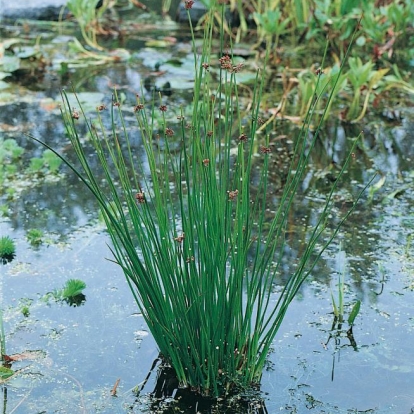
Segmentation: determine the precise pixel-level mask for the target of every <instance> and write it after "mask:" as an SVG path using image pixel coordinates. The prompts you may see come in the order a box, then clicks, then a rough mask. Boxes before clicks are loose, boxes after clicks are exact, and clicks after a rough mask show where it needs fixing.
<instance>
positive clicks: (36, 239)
mask: <svg viewBox="0 0 414 414" xmlns="http://www.w3.org/2000/svg"><path fill="white" fill-rule="evenodd" d="M26 239H27V241H28V242H29V243H30V244H31V245H32V246H34V247H38V246H40V245H41V244H42V243H43V231H42V230H39V229H29V230H27V233H26Z"/></svg>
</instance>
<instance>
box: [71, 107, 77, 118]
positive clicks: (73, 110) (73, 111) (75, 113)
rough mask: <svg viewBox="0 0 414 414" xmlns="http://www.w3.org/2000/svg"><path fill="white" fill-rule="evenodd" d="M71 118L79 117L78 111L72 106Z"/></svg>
mask: <svg viewBox="0 0 414 414" xmlns="http://www.w3.org/2000/svg"><path fill="white" fill-rule="evenodd" d="M72 118H73V119H79V112H78V111H77V110H76V109H75V108H72Z"/></svg>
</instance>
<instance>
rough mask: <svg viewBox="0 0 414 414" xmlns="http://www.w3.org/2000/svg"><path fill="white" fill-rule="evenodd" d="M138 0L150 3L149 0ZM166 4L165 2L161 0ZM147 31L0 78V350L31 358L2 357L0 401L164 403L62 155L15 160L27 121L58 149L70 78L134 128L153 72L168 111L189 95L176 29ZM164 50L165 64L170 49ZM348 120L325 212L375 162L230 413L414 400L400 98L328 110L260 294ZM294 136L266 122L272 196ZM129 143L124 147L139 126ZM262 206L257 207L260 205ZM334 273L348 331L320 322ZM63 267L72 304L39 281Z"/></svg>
mask: <svg viewBox="0 0 414 414" xmlns="http://www.w3.org/2000/svg"><path fill="white" fill-rule="evenodd" d="M149 3H151V4H149ZM146 4H147V5H148V6H149V7H153V5H154V4H157V5H158V7H160V4H161V3H160V2H146ZM175 7H176V3H173V5H172V6H171V9H172V10H173V9H174V8H175ZM182 31H183V28H182V27H177V32H176V33H175V32H174V31H171V33H168V35H171V34H172V35H174V34H177V38H180V36H182V35H181V34H180V33H182ZM155 33H156V34H151V36H152V37H154V38H156V39H157V40H160V39H161V38H163V37H165V35H166V33H165V31H162V30H161V31H160V32H158V31H157V32H155ZM151 36H150V35H148V34H147V33H145V34H141V33H140V34H139V35H137V36H136V37H135V38H134V36H130V37H129V38H128V39H126V40H122V41H121V40H120V41H119V43H118V44H117V47H122V48H126V49H127V50H128V51H129V53H130V55H131V59H128V60H127V61H125V62H118V63H112V64H109V65H90V66H87V67H73V68H70V70H69V71H68V72H67V73H64V74H62V73H59V72H58V71H57V70H55V69H54V65H53V64H51V65H50V67H49V68H48V70H47V71H46V72H42V74H41V75H39V76H38V77H37V78H36V76H35V77H34V78H31V77H30V76H28V75H27V74H26V75H24V76H17V78H15V79H13V82H11V83H10V85H11V87H10V88H5V89H4V90H3V89H2V90H1V91H0V92H1V93H0V139H2V140H7V139H12V140H15V141H16V142H17V143H18V144H19V145H20V146H21V147H22V148H23V149H24V153H23V155H22V157H21V159H19V160H18V161H16V163H17V166H18V169H19V174H17V175H16V179H15V180H8V181H7V182H6V184H5V185H4V186H3V187H2V188H1V190H0V204H1V213H0V214H1V216H0V236H3V235H9V236H10V237H11V238H12V239H13V240H14V241H15V243H16V249H17V250H16V258H15V260H13V261H12V262H10V263H9V264H7V265H3V266H1V267H0V299H1V305H0V306H1V308H2V310H3V322H4V330H5V334H6V350H7V353H8V354H17V353H24V352H26V351H29V350H30V351H33V350H41V351H42V356H41V357H36V358H28V359H23V360H21V361H18V362H15V363H13V370H15V371H17V370H19V369H21V372H20V373H19V375H16V376H15V377H14V378H12V379H10V380H8V381H7V382H3V383H1V382H0V385H1V387H0V391H1V393H2V396H3V398H1V403H0V409H2V411H1V412H4V413H11V412H15V413H21V414H25V413H28V414H29V413H43V412H44V413H52V412H61V413H88V414H89V413H104V414H106V413H107V414H109V413H111V414H112V413H145V412H173V411H174V409H173V408H172V409H171V410H170V411H167V409H165V408H161V407H160V406H158V408H157V409H158V411H156V410H155V409H154V408H148V407H149V406H148V405H149V404H150V403H151V402H150V401H149V399H148V395H147V394H146V393H148V392H151V391H153V390H154V388H156V386H157V381H156V372H155V371H153V372H151V375H150V377H149V380H148V382H146V383H145V382H144V380H145V378H146V377H147V375H148V373H149V372H150V370H151V367H152V365H153V362H154V361H155V360H156V358H157V356H158V352H157V348H156V344H155V342H154V340H153V338H152V336H151V334H150V333H149V331H148V328H147V326H146V324H145V322H144V320H143V318H142V316H141V315H140V314H139V312H138V308H137V306H136V304H135V303H134V301H133V298H132V295H131V293H130V291H129V287H128V285H127V283H126V281H125V279H124V276H123V274H122V272H121V270H120V269H119V267H117V266H116V265H114V264H113V263H112V262H110V261H108V260H105V258H110V257H111V256H110V251H109V249H108V244H109V245H110V241H109V237H108V235H107V233H106V232H105V230H104V227H103V224H102V223H101V222H100V221H99V214H98V211H97V205H96V202H95V201H94V199H93V197H92V196H91V194H90V193H88V192H87V191H86V190H85V189H84V187H83V186H82V184H81V183H80V182H79V180H78V179H77V178H76V177H74V175H73V174H71V172H70V170H69V169H68V168H65V167H61V168H60V170H59V174H58V175H53V174H44V175H42V174H29V173H26V168H27V165H28V163H29V162H30V159H31V158H32V157H41V156H42V153H43V149H42V148H41V147H40V146H39V145H38V144H36V143H35V142H34V141H33V140H32V139H30V138H29V137H28V136H27V135H26V134H33V135H34V136H36V137H38V138H41V139H43V140H45V141H46V142H47V143H49V144H51V145H52V146H53V147H54V148H57V149H58V150H59V152H62V153H63V154H65V156H67V157H68V158H70V159H73V153H72V150H71V148H70V147H69V145H68V141H67V138H66V137H65V131H64V127H63V123H62V121H61V116H60V109H59V102H60V92H59V88H60V87H65V88H66V90H68V91H69V92H70V90H71V89H70V88H71V85H73V86H74V88H75V90H76V92H77V93H78V94H79V98H80V100H81V101H82V102H83V105H84V106H85V108H86V110H87V111H88V114H91V115H90V116H91V117H92V116H93V115H92V112H93V111H94V109H95V108H96V106H98V105H100V104H102V103H104V104H105V105H107V106H108V107H110V106H111V102H112V96H113V88H114V86H116V89H117V90H118V93H119V94H120V95H122V99H124V101H125V104H124V105H123V111H124V116H125V119H126V121H127V123H128V125H129V128H130V130H131V131H133V132H134V131H135V129H134V128H136V127H135V124H134V116H133V111H132V107H133V105H134V102H135V94H136V93H140V94H142V93H143V94H144V96H147V97H148V96H151V88H157V89H158V90H160V91H161V92H162V91H163V88H164V86H165V84H166V83H167V82H168V83H170V86H171V90H172V94H170V95H169V94H164V95H163V99H164V100H165V102H166V103H167V104H168V106H169V107H170V108H171V111H172V112H173V113H174V115H175V111H177V112H178V111H179V108H180V105H182V104H183V103H184V104H185V103H186V102H188V99H189V97H190V96H191V87H192V83H191V80H192V70H193V68H192V66H191V59H190V56H189V45H188V43H186V42H185V41H184V40H182V41H181V40H180V41H178V42H177V43H175V44H174V45H171V46H169V47H163V48H159V49H154V48H151V47H149V46H146V40H145V39H144V38H143V37H151ZM62 40H63V38H61V40H60V41H62ZM54 53H55V52H54ZM50 56H52V53H51V55H50ZM177 57H178V58H179V59H180V61H181V65H179V66H177V65H176V63H175V60H174V59H176V58H177ZM52 61H53V59H52ZM56 67H60V65H57V66H56ZM159 72H161V73H159ZM34 79H35V80H36V82H35V81H34ZM146 80H147V81H146ZM145 81H146V84H147V85H151V88H150V90H149V91H147V90H145V87H143V88H142V87H141V85H144V84H145ZM74 105H76V104H74ZM88 116H89V115H88ZM361 131H362V132H363V135H362V137H361V138H360V141H359V143H358V145H357V147H356V149H355V150H354V154H353V156H352V159H351V163H350V166H349V168H348V170H349V171H348V175H347V177H346V179H345V180H344V182H343V184H342V185H340V186H339V187H338V191H337V192H336V193H335V197H334V208H333V212H332V220H333V223H335V221H336V220H337V217H339V216H340V213H342V212H343V211H345V210H346V209H347V208H349V207H350V205H351V203H352V200H353V199H354V197H355V195H356V194H357V193H358V192H359V191H360V190H361V189H362V187H363V186H364V185H365V184H366V183H368V182H369V180H370V179H371V178H372V177H373V176H374V175H375V174H377V177H376V178H375V180H374V186H371V187H370V188H368V189H367V191H366V192H365V194H364V195H363V197H362V198H361V200H360V202H359V205H358V207H357V208H356V210H355V212H354V213H353V215H352V216H351V218H350V219H349V220H348V221H347V222H346V223H345V224H344V225H343V227H342V229H341V231H340V232H339V234H338V237H337V238H336V239H335V241H334V242H333V243H332V244H331V246H330V247H329V248H328V249H327V250H326V251H325V253H324V254H323V256H322V257H321V260H320V261H319V262H318V265H317V266H316V267H315V268H314V269H313V271H312V274H311V276H310V278H309V280H308V281H307V283H305V284H304V285H303V286H302V288H301V290H300V291H299V292H298V295H297V297H296V299H295V300H294V301H293V302H292V304H291V306H290V307H289V311H288V314H287V316H286V318H285V320H284V323H283V324H282V326H281V328H280V331H279V333H278V335H277V336H276V338H275V341H274V345H273V349H272V352H271V353H270V354H269V359H268V365H267V367H266V369H265V371H264V373H263V377H262V384H261V391H262V397H263V401H261V402H260V403H258V402H257V401H255V400H252V401H251V404H250V405H248V406H247V407H244V408H243V409H241V408H240V409H239V411H238V412H240V413H241V412H245V413H259V412H266V411H265V410H267V412H269V413H276V412H282V413H292V414H293V413H304V412H314V413H318V414H319V413H362V412H364V413H384V414H386V413H394V414H408V413H410V412H413V411H414V387H413V384H414V354H413V352H412V344H413V342H414V315H413V311H412V303H413V295H414V260H413V253H414V247H413V233H414V215H413V206H414V185H413V181H414V169H413V160H414V146H413V145H412V143H413V139H414V136H413V135H414V132H413V131H414V112H413V111H412V109H411V108H408V107H407V108H402V110H401V111H400V113H399V114H398V116H397V117H396V118H393V119H391V118H390V117H389V116H386V114H377V116H374V115H371V114H370V115H369V116H368V117H366V119H365V120H364V121H363V123H358V124H351V123H345V122H341V121H339V120H336V119H335V118H334V117H332V119H331V120H329V122H327V124H326V126H325V127H324V129H323V130H322V131H321V133H320V136H319V138H318V140H317V143H316V147H315V149H314V152H313V155H312V158H311V163H310V168H309V169H308V170H307V172H306V174H305V176H304V180H303V184H302V187H301V189H300V191H299V196H298V197H297V199H296V201H295V203H294V206H293V209H292V212H291V216H290V217H289V223H288V236H287V248H286V257H285V261H284V267H283V271H282V274H281V275H280V280H279V284H276V285H275V286H274V292H275V293H274V301H276V300H277V297H278V292H279V289H280V285H281V284H282V282H283V281H284V280H286V278H288V277H289V275H290V274H291V271H292V266H294V262H295V260H296V259H297V257H298V256H299V255H300V253H301V249H303V243H302V242H303V240H305V239H306V237H307V235H308V234H309V231H311V229H312V227H313V226H314V225H315V223H316V220H317V213H318V212H319V211H320V209H321V208H322V207H323V203H324V199H325V196H326V193H327V191H329V188H330V186H331V185H332V182H333V180H334V179H335V176H336V174H337V168H336V165H341V164H342V163H343V162H344V160H345V158H346V156H347V154H348V153H349V150H350V148H351V144H352V141H351V139H353V138H355V137H357V136H358V135H359V133H360V132H361ZM134 133H135V132H134ZM295 134H297V127H295V126H293V125H292V124H290V123H286V122H284V121H283V122H282V121H280V122H279V121H277V122H276V123H275V131H274V140H273V142H272V145H273V148H272V149H273V150H274V151H273V153H272V180H273V183H274V185H275V188H276V190H275V195H274V197H275V202H276V201H277V196H278V191H277V190H280V187H281V186H282V185H283V182H284V179H285V174H286V170H285V169H286V157H287V158H288V154H289V152H290V151H291V149H292V145H293V140H294V136H295ZM280 136H287V138H284V139H280ZM135 145H136V148H137V151H138V152H139V148H140V137H139V135H137V136H136V142H135ZM142 152H143V151H141V152H139V154H141V155H140V156H143V154H142ZM98 174H99V173H98ZM11 189H12V190H13V191H10V190H11ZM268 214H269V217H270V216H271V211H269V212H268ZM33 228H38V229H41V230H42V231H43V232H44V239H45V240H44V242H43V243H42V244H41V245H40V246H39V247H33V246H31V245H30V243H29V242H28V240H27V232H28V230H30V229H33ZM343 272H344V273H345V291H344V298H345V299H344V302H345V315H346V317H347V315H348V314H349V312H350V310H351V308H352V305H353V304H354V303H355V301H356V300H360V301H361V310H360V313H359V315H358V316H357V318H356V320H355V324H354V326H353V329H352V336H350V335H349V332H348V327H347V326H346V324H344V327H343V328H339V327H338V326H334V325H333V321H334V315H333V311H332V300H331V294H332V295H334V296H335V297H337V294H338V287H337V284H338V278H339V275H340V274H341V273H343ZM68 279H81V280H83V281H85V283H86V286H87V288H86V289H85V291H84V293H85V295H86V300H85V301H84V303H83V304H82V305H80V306H78V307H70V306H68V304H66V303H62V302H55V301H53V300H45V295H46V294H47V293H48V292H51V291H53V290H54V289H58V288H60V287H62V286H63V285H64V283H65V281H67V280H68ZM23 306H28V308H29V314H28V315H27V316H24V315H23V313H22V308H23ZM117 379H120V382H119V386H118V389H117V397H114V396H112V395H111V390H112V389H113V387H114V384H115V383H116V381H117ZM141 388H143V389H142V391H141V393H140V394H139V396H137V390H140V389H141ZM163 410H164V411H163ZM174 412H184V413H187V414H190V413H195V412H197V411H196V408H195V407H194V406H193V407H192V408H188V407H187V408H186V409H184V408H183V406H182V405H180V406H179V407H176V410H175V411H174ZM200 412H203V413H207V412H226V411H225V409H224V408H221V410H219V409H205V410H201V409H200Z"/></svg>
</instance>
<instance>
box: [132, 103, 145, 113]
mask: <svg viewBox="0 0 414 414" xmlns="http://www.w3.org/2000/svg"><path fill="white" fill-rule="evenodd" d="M143 109H144V104H138V105H135V106H134V112H138V111H142V110H143Z"/></svg>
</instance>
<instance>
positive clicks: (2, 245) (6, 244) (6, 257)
mask: <svg viewBox="0 0 414 414" xmlns="http://www.w3.org/2000/svg"><path fill="white" fill-rule="evenodd" d="M15 255H16V245H15V244H14V241H13V240H12V239H11V238H10V237H9V236H2V237H0V259H1V261H2V263H3V264H5V263H8V262H10V261H12V260H13V259H14V256H15Z"/></svg>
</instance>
